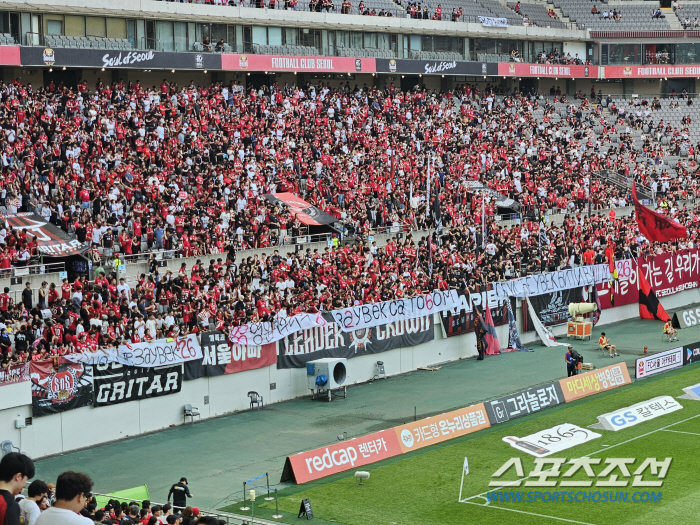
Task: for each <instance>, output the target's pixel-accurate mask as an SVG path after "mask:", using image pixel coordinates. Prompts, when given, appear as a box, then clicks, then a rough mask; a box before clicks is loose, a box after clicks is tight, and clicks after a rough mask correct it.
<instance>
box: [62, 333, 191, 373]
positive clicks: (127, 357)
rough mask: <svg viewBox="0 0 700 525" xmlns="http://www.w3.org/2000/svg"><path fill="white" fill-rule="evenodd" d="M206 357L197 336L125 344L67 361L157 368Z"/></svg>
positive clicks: (76, 355) (69, 358) (67, 357)
mask: <svg viewBox="0 0 700 525" xmlns="http://www.w3.org/2000/svg"><path fill="white" fill-rule="evenodd" d="M201 358H202V348H201V347H200V346H199V342H198V341H197V336H196V335H194V334H190V335H187V336H185V337H178V338H177V339H157V340H155V341H151V342H149V343H145V342H144V343H133V344H130V345H121V346H120V347H119V348H105V349H100V350H98V351H97V352H83V353H82V354H68V355H66V356H65V359H66V360H68V361H71V362H73V363H82V364H84V365H105V364H107V363H121V364H122V365H127V366H139V367H145V368H150V367H155V366H165V365H176V364H179V363H184V362H185V361H192V360H194V359H201Z"/></svg>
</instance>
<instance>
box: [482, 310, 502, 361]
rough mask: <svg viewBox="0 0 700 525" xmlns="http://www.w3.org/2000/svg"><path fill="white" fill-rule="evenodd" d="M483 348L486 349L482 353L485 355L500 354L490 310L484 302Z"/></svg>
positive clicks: (499, 345)
mask: <svg viewBox="0 0 700 525" xmlns="http://www.w3.org/2000/svg"><path fill="white" fill-rule="evenodd" d="M484 328H485V332H486V333H484V346H485V347H486V349H485V350H484V353H485V354H486V355H497V354H500V353H501V344H500V343H499V342H498V336H497V335H496V327H495V326H494V324H493V316H492V315H491V308H489V303H488V301H486V314H485V315H484Z"/></svg>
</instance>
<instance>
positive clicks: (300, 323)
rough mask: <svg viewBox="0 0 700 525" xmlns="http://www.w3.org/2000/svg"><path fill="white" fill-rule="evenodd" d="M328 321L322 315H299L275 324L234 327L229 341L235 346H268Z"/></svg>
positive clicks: (285, 318) (276, 321)
mask: <svg viewBox="0 0 700 525" xmlns="http://www.w3.org/2000/svg"><path fill="white" fill-rule="evenodd" d="M326 324H327V321H326V320H325V319H324V318H323V315H321V314H320V313H315V314H297V315H292V316H291V317H283V318H282V319H275V320H274V321H273V322H264V323H248V324H244V325H241V326H234V327H233V329H232V330H231V333H230V334H229V337H228V340H229V341H230V342H231V343H233V344H235V345H258V346H262V345H267V344H270V343H275V342H277V341H279V340H281V339H284V338H285V337H287V336H288V335H291V334H293V333H294V332H301V331H302V330H309V329H311V328H315V327H317V326H326Z"/></svg>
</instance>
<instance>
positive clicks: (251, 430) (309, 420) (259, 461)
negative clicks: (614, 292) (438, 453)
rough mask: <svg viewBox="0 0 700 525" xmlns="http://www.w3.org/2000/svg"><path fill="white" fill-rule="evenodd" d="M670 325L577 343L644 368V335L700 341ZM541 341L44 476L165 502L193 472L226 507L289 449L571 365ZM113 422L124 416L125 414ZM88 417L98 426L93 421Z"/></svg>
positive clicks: (273, 408)
mask: <svg viewBox="0 0 700 525" xmlns="http://www.w3.org/2000/svg"><path fill="white" fill-rule="evenodd" d="M661 328H662V324H661V323H660V322H658V321H641V320H632V321H625V322H621V323H617V324H614V325H609V326H605V327H604V328H603V330H604V331H605V332H606V334H607V335H608V337H609V338H610V339H611V340H612V342H613V343H615V344H617V346H618V351H619V353H620V357H616V358H614V359H610V358H604V357H602V356H601V355H600V352H599V350H598V343H597V339H598V336H599V334H600V331H601V330H598V329H594V333H593V338H592V340H591V341H583V342H582V341H574V340H571V343H572V345H573V346H574V348H575V349H576V350H577V351H579V353H581V354H582V355H583V358H584V361H585V362H591V363H593V364H594V365H595V366H596V367H597V368H598V367H603V366H607V365H609V364H612V363H615V362H619V361H623V360H624V361H625V362H626V363H627V365H628V367H629V369H630V375H631V376H632V377H634V360H635V359H636V358H637V357H639V356H640V355H642V354H643V348H644V345H647V346H648V347H649V352H657V351H661V350H667V349H670V348H675V347H676V346H678V345H680V344H683V343H693V342H696V341H700V327H695V328H689V329H685V330H681V331H679V334H680V343H662V342H661ZM533 349H534V350H535V351H534V352H511V353H508V354H501V355H499V356H492V357H487V358H486V359H485V360H484V361H476V360H475V359H465V360H461V361H457V362H454V363H450V364H446V365H444V366H442V367H441V368H440V370H438V371H434V372H429V371H416V372H412V373H409V374H404V375H401V376H396V377H390V378H388V379H382V380H378V381H375V382H373V383H367V384H363V385H358V386H353V387H351V388H349V389H348V397H347V399H342V398H339V399H334V400H333V402H331V403H328V402H324V401H311V399H310V397H305V398H300V399H295V400H292V401H286V402H283V403H279V404H276V405H270V406H266V407H265V410H263V411H260V412H243V413H238V414H233V415H230V416H225V417H221V418H217V419H212V420H207V421H203V422H201V423H197V424H195V425H187V426H179V427H175V428H171V429H167V430H164V431H161V432H157V433H154V434H150V435H145V436H140V437H135V438H130V439H126V440H123V441H120V442H117V443H111V444H107V445H103V446H96V447H92V448H90V449H88V450H82V451H78V452H72V453H67V454H63V455H61V456H56V457H52V458H48V459H45V460H41V461H39V462H38V463H37V475H36V479H43V480H45V481H47V482H53V483H55V480H56V476H57V475H58V474H59V473H60V472H63V471H65V470H77V471H82V472H85V473H87V474H89V475H90V476H91V477H92V479H93V480H94V481H95V487H94V490H95V491H96V492H100V493H108V492H112V491H116V490H122V489H126V488H130V487H135V486H137V485H141V484H143V483H146V484H147V485H148V487H149V489H150V494H151V500H152V501H155V502H164V501H165V499H166V496H167V494H168V489H169V487H170V485H171V484H172V483H175V482H177V481H178V480H179V479H180V477H181V476H186V477H187V479H188V480H189V485H190V490H191V491H192V493H193V494H194V495H195V497H194V498H192V499H191V500H190V504H191V505H192V506H197V507H199V508H200V509H206V510H213V509H217V508H221V507H223V506H225V505H227V504H230V503H233V502H236V501H239V500H240V499H242V498H241V493H242V488H243V482H244V481H245V480H248V479H252V478H254V477H256V476H259V475H261V474H264V473H265V472H267V473H269V475H270V483H271V484H275V483H278V482H279V479H280V475H281V472H282V467H283V466H284V460H285V458H286V457H287V456H288V455H290V454H294V453H297V452H301V451H305V450H309V449H314V448H317V447H320V446H325V445H328V444H331V443H334V442H337V436H338V435H342V434H343V433H344V432H347V436H348V437H349V438H351V437H356V436H360V435H363V434H368V433H371V432H375V431H378V430H381V429H385V428H388V427H392V426H395V425H399V424H402V423H404V422H407V421H411V420H412V419H413V417H414V411H415V413H416V414H417V417H418V418H422V417H427V416H429V415H434V414H438V413H442V412H446V411H448V410H451V409H455V408H458V407H462V406H465V405H469V404H472V403H475V402H479V401H484V400H488V399H492V398H495V397H499V396H502V395H504V394H508V393H511V392H516V391H520V390H523V389H525V388H527V387H530V386H534V385H538V384H542V383H546V382H551V381H553V380H556V379H559V378H561V377H562V376H565V375H566V369H565V365H564V350H563V349H560V348H545V347H542V346H533ZM350 367H352V361H351V362H350ZM388 372H391V371H390V370H389V371H388ZM232 380H235V377H232ZM241 395H243V393H241ZM112 424H113V425H115V426H118V425H119V421H113V422H112ZM85 425H86V432H89V425H90V422H89V421H86V422H85ZM46 439H50V436H46ZM260 481H263V480H260ZM260 481H258V483H260Z"/></svg>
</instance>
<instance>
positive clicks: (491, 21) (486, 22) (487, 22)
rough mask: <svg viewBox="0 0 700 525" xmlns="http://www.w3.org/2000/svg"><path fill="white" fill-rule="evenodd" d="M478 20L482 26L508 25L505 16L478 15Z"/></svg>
mask: <svg viewBox="0 0 700 525" xmlns="http://www.w3.org/2000/svg"><path fill="white" fill-rule="evenodd" d="M479 22H481V25H482V26H484V27H508V19H507V18H495V17H493V16H480V17H479Z"/></svg>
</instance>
